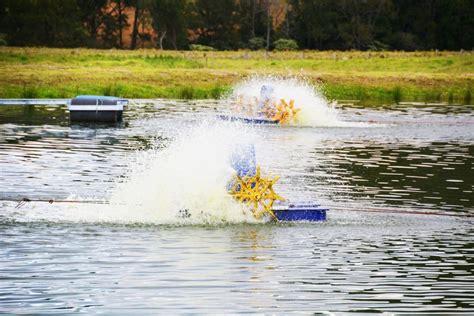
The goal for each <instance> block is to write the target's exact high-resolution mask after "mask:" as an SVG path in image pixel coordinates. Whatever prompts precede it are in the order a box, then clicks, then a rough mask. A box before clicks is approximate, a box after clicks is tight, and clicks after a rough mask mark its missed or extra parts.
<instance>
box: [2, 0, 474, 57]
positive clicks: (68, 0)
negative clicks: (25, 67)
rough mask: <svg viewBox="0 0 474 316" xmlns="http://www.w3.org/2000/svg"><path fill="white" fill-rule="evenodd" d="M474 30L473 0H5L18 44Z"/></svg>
mask: <svg viewBox="0 0 474 316" xmlns="http://www.w3.org/2000/svg"><path fill="white" fill-rule="evenodd" d="M472 30H474V1H472V0H417V1H411V0H0V43H2V44H8V45H13V46H52V47H79V46H83V47H105V48H106V47H116V48H132V49H134V48H137V47H158V48H162V49H189V48H190V45H204V46H209V47H213V48H215V49H220V50H233V49H241V48H250V49H264V48H266V49H273V48H280V49H296V48H298V47H299V48H301V49H319V50H327V49H338V50H349V49H357V50H388V49H394V50H430V49H440V50H459V49H465V50H466V49H467V50H471V49H473V47H474V32H473V31H472ZM280 39H283V41H282V40H280ZM278 40H280V41H279V42H278ZM285 41H286V42H285ZM288 41H289V42H288ZM278 43H280V44H281V45H283V44H285V45H286V46H285V47H280V46H281V45H276V44H278ZM289 43H290V44H289ZM295 44H296V45H295ZM288 45H290V46H288ZM193 47H199V46H193Z"/></svg>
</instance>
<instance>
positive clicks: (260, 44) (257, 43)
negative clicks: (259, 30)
mask: <svg viewBox="0 0 474 316" xmlns="http://www.w3.org/2000/svg"><path fill="white" fill-rule="evenodd" d="M248 46H249V48H250V49H251V50H259V49H263V48H264V47H265V40H264V39H263V38H261V37H252V38H251V39H250V40H249V43H248Z"/></svg>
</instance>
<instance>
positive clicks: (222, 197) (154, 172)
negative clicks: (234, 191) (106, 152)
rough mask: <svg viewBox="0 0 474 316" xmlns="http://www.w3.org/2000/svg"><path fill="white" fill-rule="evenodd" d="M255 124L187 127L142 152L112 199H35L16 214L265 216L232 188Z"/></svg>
mask: <svg viewBox="0 0 474 316" xmlns="http://www.w3.org/2000/svg"><path fill="white" fill-rule="evenodd" d="M250 128H251V127H249V126H245V125H239V124H230V123H226V122H220V121H213V122H204V123H202V124H201V125H199V126H197V127H194V128H190V129H187V130H186V129H185V128H184V129H185V130H183V132H182V133H181V134H180V135H179V136H177V138H176V140H175V141H173V142H172V143H171V144H169V146H168V147H167V148H165V149H163V150H147V151H142V152H137V153H136V157H135V158H134V159H133V161H131V162H130V166H129V170H130V172H129V173H128V174H127V175H125V177H124V179H122V180H121V182H118V183H117V186H116V188H115V189H114V190H113V192H112V195H111V197H110V200H108V201H104V202H106V203H108V204H82V203H77V204H76V203H71V204H69V203H62V204H53V205H45V204H43V203H31V204H30V205H26V206H24V207H23V208H22V209H21V210H16V211H15V213H16V215H15V216H14V217H15V218H16V219H17V220H19V221H37V220H40V221H41V220H46V221H57V222H89V223H97V222H106V223H125V224H133V223H139V224H166V225H189V224H197V225H200V224H206V225H207V224H210V225H219V224H228V223H256V222H261V221H257V220H256V219H255V218H254V216H253V214H252V213H251V212H250V211H249V210H248V209H246V208H245V207H244V206H243V205H242V204H240V203H238V202H237V201H236V200H235V199H234V198H233V197H232V196H231V195H230V194H229V193H228V191H227V186H228V183H229V181H230V180H231V179H232V177H233V175H234V174H235V170H234V169H233V168H232V167H231V164H230V158H231V155H232V153H233V152H234V151H235V150H236V148H239V146H240V145H242V144H250V143H252V142H253V141H254V140H255V137H256V136H255V131H251V130H249V129H250ZM69 199H70V200H80V198H78V197H73V196H71V197H70V198H69ZM20 213H22V214H20Z"/></svg>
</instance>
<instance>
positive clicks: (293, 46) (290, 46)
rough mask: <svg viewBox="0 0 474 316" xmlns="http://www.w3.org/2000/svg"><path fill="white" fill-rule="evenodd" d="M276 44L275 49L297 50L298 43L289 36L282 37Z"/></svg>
mask: <svg viewBox="0 0 474 316" xmlns="http://www.w3.org/2000/svg"><path fill="white" fill-rule="evenodd" d="M273 44H274V45H275V50H279V51H281V50H297V49H298V44H297V43H296V41H295V40H292V39H288V38H280V39H279V40H277V41H275V43H273Z"/></svg>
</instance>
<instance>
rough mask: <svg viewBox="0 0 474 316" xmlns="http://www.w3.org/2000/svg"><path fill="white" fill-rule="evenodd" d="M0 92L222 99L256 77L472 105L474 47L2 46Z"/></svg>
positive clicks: (336, 92) (334, 93)
mask: <svg viewBox="0 0 474 316" xmlns="http://www.w3.org/2000/svg"><path fill="white" fill-rule="evenodd" d="M0 70H1V73H2V76H1V77H0V82H1V83H0V98H69V97H73V96H75V95H77V94H102V95H116V96H122V97H128V98H183V99H202V98H218V97H219V96H221V95H222V94H223V93H225V92H226V91H229V90H230V89H231V87H232V85H233V84H235V83H236V82H238V81H240V80H242V79H244V78H246V77H248V76H252V75H277V76H283V77H287V76H289V77H299V78H302V79H305V80H309V81H310V82H312V83H314V84H317V85H318V86H320V87H322V93H324V94H325V95H326V97H328V98H330V99H358V100H371V99H374V100H388V101H395V102H398V101H402V100H410V101H446V102H458V103H471V102H472V101H471V94H472V83H473V78H474V54H472V53H471V52H410V53H408V52H359V51H350V52H336V51H324V52H318V51H299V52H272V53H266V52H263V51H256V52H254V51H233V52H194V51H160V50H154V49H145V50H135V51H125V50H96V49H52V48H12V47H2V48H0Z"/></svg>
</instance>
